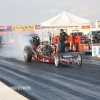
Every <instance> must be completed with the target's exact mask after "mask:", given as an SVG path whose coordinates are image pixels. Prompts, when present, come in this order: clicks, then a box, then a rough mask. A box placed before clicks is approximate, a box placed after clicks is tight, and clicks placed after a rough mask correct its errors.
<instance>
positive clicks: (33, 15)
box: [0, 0, 100, 26]
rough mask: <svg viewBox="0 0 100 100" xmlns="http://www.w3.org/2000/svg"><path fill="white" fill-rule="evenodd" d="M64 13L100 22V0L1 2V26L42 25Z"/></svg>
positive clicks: (18, 0)
mask: <svg viewBox="0 0 100 100" xmlns="http://www.w3.org/2000/svg"><path fill="white" fill-rule="evenodd" d="M63 11H66V12H68V13H71V14H73V15H76V16H79V17H82V18H85V19H88V20H90V21H91V22H94V21H97V20H99V21H100V0H0V12H1V14H0V26H4V25H5V26H6V25H40V24H41V23H42V22H43V21H45V20H48V19H50V18H52V17H55V16H56V15H58V14H60V13H62V12H63Z"/></svg>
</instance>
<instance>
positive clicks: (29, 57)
mask: <svg viewBox="0 0 100 100" xmlns="http://www.w3.org/2000/svg"><path fill="white" fill-rule="evenodd" d="M23 55H24V60H25V61H26V62H31V60H32V49H31V47H30V46H25V48H24V51H23Z"/></svg>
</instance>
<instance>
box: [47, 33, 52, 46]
mask: <svg viewBox="0 0 100 100" xmlns="http://www.w3.org/2000/svg"><path fill="white" fill-rule="evenodd" d="M48 37H49V43H50V45H51V44H52V43H51V42H52V34H51V33H50V32H48Z"/></svg>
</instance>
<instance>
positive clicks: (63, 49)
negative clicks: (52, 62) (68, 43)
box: [59, 29, 69, 52]
mask: <svg viewBox="0 0 100 100" xmlns="http://www.w3.org/2000/svg"><path fill="white" fill-rule="evenodd" d="M59 37H60V41H59V42H60V44H61V48H60V49H61V52H65V44H64V41H65V39H66V37H69V36H68V34H67V33H66V32H64V30H63V29H61V30H60V36H59Z"/></svg>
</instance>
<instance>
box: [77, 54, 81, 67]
mask: <svg viewBox="0 0 100 100" xmlns="http://www.w3.org/2000/svg"><path fill="white" fill-rule="evenodd" d="M77 64H78V65H79V66H81V65H82V56H81V54H79V55H78V57H77Z"/></svg>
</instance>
